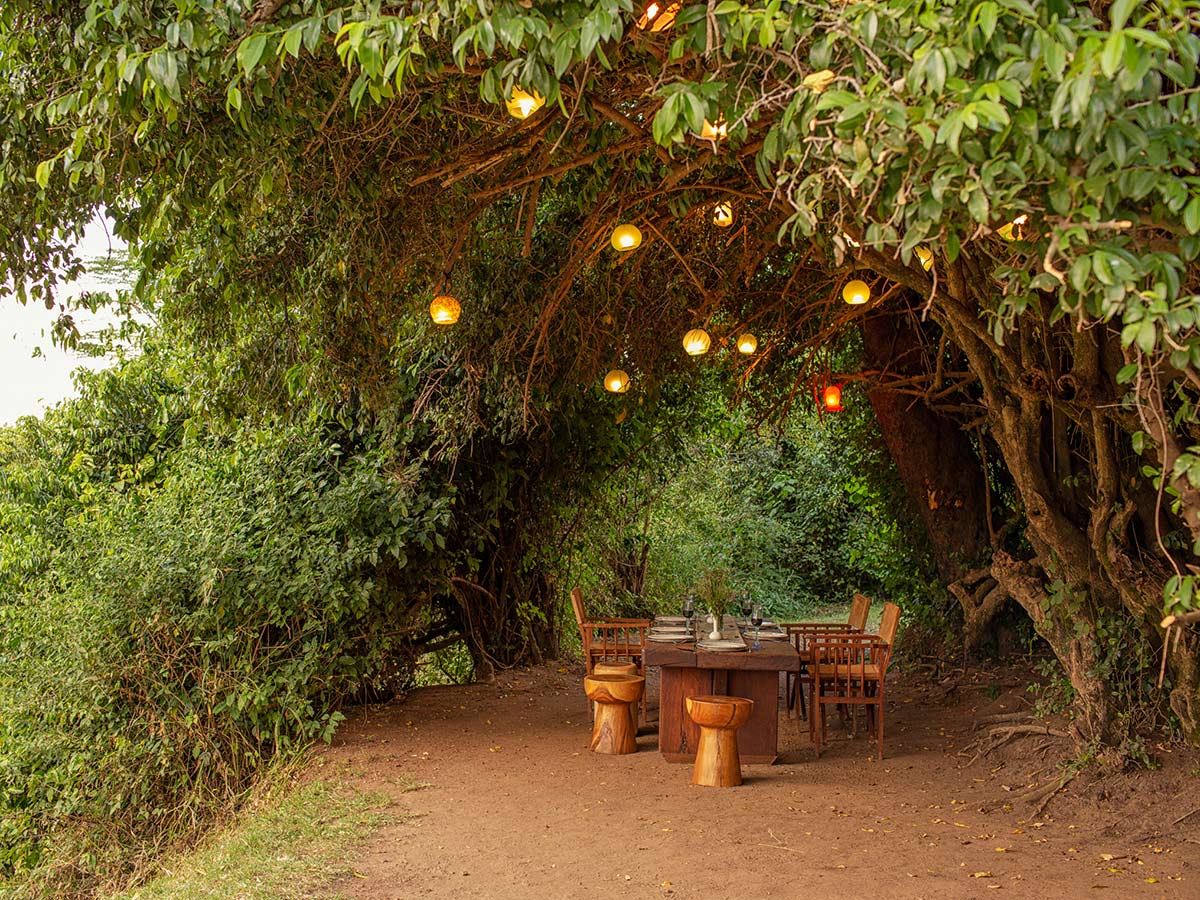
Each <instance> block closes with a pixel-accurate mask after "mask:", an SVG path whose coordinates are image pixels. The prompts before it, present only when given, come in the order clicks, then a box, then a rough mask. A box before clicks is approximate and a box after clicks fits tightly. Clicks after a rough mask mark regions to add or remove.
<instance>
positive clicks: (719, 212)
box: [712, 201, 733, 228]
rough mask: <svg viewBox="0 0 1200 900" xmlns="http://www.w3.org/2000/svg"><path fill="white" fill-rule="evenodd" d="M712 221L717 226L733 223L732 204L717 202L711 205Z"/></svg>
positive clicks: (721, 226)
mask: <svg viewBox="0 0 1200 900" xmlns="http://www.w3.org/2000/svg"><path fill="white" fill-rule="evenodd" d="M712 223H713V224H714V225H716V226H717V227H718V228H728V227H729V226H730V225H732V224H733V204H732V203H729V202H727V201H726V202H722V203H718V204H717V205H716V206H714V207H713V214H712Z"/></svg>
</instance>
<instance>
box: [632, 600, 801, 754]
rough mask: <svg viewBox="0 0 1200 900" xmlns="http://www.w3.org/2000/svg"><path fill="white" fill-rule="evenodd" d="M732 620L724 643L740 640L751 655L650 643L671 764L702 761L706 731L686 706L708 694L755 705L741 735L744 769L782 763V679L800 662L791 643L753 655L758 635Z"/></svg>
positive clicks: (662, 741)
mask: <svg viewBox="0 0 1200 900" xmlns="http://www.w3.org/2000/svg"><path fill="white" fill-rule="evenodd" d="M726 619H727V621H726V624H725V628H724V629H723V631H722V637H723V638H726V639H740V640H742V641H744V642H745V644H746V646H747V648H748V649H746V650H735V651H712V650H703V649H699V648H698V647H697V646H696V644H695V643H694V642H691V641H689V642H686V643H659V642H656V641H647V642H646V650H645V654H646V655H645V664H646V665H647V666H657V667H659V669H660V671H661V678H660V681H659V700H658V749H659V751H660V752H661V753H662V755H663V757H664V758H665V759H666V760H667V761H668V762H689V763H690V762H693V761H694V760H695V759H696V745H697V743H698V742H699V740H700V728H699V726H698V725H696V723H695V722H693V721H692V720H691V718H690V717H689V716H688V714H687V709H686V708H685V706H684V703H685V701H686V700H687V698H688V697H697V696H702V695H707V694H721V695H724V696H728V697H748V698H750V699H751V700H753V701H754V711H753V712H752V713H751V714H750V718H749V719H748V720H747V721H746V723H745V724H744V725H742V727H741V728H739V729H738V756H740V757H741V761H742V762H743V763H749V764H767V765H769V764H771V763H773V762H775V760H776V759H777V758H778V757H779V673H780V672H795V671H796V670H797V669H798V667H799V663H800V656H799V654H798V653H797V652H796V648H795V647H793V646H792V644H791V642H790V641H787V640H764V641H762V642H761V644H762V646H761V649H758V650H755V649H752V648H751V645H752V643H753V641H754V633H753V630H752V629H750V628H746V629H745V630H744V631H743V629H740V628H738V627H737V626H736V625H735V624H733V623H732V621H731V620H730V618H729V617H726Z"/></svg>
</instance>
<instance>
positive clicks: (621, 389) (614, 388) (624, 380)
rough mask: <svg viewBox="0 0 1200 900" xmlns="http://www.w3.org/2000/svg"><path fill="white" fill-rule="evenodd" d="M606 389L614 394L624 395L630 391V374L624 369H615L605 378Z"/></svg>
mask: <svg viewBox="0 0 1200 900" xmlns="http://www.w3.org/2000/svg"><path fill="white" fill-rule="evenodd" d="M604 389H605V390H606V391H608V392H609V393H612V394H623V393H625V392H626V391H627V390H629V373H628V372H626V371H625V370H624V369H613V370H612V371H610V372H609V373H608V374H607V375H605V376H604Z"/></svg>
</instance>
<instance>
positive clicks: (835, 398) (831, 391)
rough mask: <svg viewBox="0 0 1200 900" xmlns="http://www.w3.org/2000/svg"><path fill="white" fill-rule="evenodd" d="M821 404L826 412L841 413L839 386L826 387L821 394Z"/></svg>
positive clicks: (840, 390)
mask: <svg viewBox="0 0 1200 900" xmlns="http://www.w3.org/2000/svg"><path fill="white" fill-rule="evenodd" d="M821 403H822V404H823V405H824V406H825V410H826V411H827V412H841V411H842V388H841V385H837V384H831V385H827V386H826V388H825V390H824V391H822V392H821Z"/></svg>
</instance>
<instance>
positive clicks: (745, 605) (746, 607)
mask: <svg viewBox="0 0 1200 900" xmlns="http://www.w3.org/2000/svg"><path fill="white" fill-rule="evenodd" d="M753 611H754V602H753V601H752V600H751V599H750V592H749V591H747V592H746V593H744V594H742V618H743V619H748V618H750V613H751V612H753Z"/></svg>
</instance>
